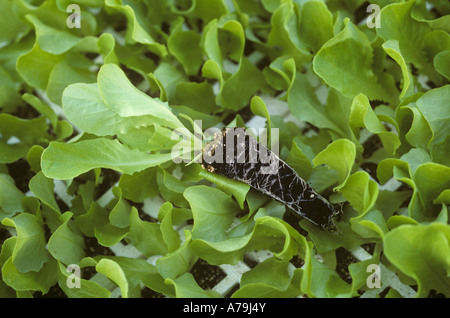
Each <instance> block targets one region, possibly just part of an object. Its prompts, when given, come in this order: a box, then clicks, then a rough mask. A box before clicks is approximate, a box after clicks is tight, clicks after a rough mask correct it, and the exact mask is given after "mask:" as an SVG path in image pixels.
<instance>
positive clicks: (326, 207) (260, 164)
mask: <svg viewBox="0 0 450 318" xmlns="http://www.w3.org/2000/svg"><path fill="white" fill-rule="evenodd" d="M202 156H203V161H202V162H203V163H202V167H203V169H205V170H207V171H209V172H211V173H217V174H219V175H222V176H225V177H227V178H229V179H234V180H238V181H241V182H244V183H246V184H248V185H250V186H251V187H253V188H254V189H256V190H258V191H261V192H262V193H264V194H266V195H268V196H270V197H271V198H273V199H275V200H277V201H279V202H281V203H283V204H284V205H285V206H286V207H288V208H289V210H291V211H293V212H295V213H296V214H298V215H300V216H301V217H303V218H305V219H307V220H309V221H310V222H312V223H313V224H315V225H317V226H320V227H321V228H322V229H328V230H331V229H334V223H333V216H334V215H335V214H337V210H336V209H335V207H334V206H333V205H332V204H331V203H330V202H328V201H327V200H326V199H325V198H323V197H322V196H321V195H320V194H318V193H317V192H316V191H314V189H312V188H311V187H310V186H309V185H308V184H307V183H306V181H305V180H303V179H302V178H300V177H299V176H298V175H297V173H296V172H295V171H294V169H292V168H291V167H290V166H289V165H287V164H286V163H285V162H284V161H282V160H281V159H280V158H279V157H278V156H277V155H276V154H275V153H273V152H272V151H271V150H270V149H268V148H267V147H266V146H265V145H263V144H261V143H259V142H258V141H257V140H256V139H255V138H253V137H252V136H250V135H249V134H247V133H246V132H245V130H244V129H243V128H240V127H238V128H224V129H222V131H221V132H220V133H216V134H215V135H214V139H213V140H212V141H211V142H210V143H208V144H207V145H206V147H205V148H204V149H203V154H202Z"/></svg>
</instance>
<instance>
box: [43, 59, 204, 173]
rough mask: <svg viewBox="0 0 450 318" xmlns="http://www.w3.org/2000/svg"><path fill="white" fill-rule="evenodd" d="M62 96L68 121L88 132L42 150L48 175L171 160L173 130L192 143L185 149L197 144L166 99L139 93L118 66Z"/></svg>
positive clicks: (130, 169)
mask: <svg viewBox="0 0 450 318" xmlns="http://www.w3.org/2000/svg"><path fill="white" fill-rule="evenodd" d="M62 100H63V109H64V112H65V113H66V115H67V117H68V119H69V120H70V121H71V122H72V123H73V125H74V126H76V127H78V128H79V129H80V130H82V131H83V132H85V133H84V134H81V135H79V136H77V137H75V138H73V139H72V140H71V141H69V142H67V143H61V142H52V143H50V145H49V147H48V148H47V149H45V150H44V152H43V154H42V171H43V173H44V174H45V175H46V176H47V177H49V178H56V179H60V180H67V179H72V178H75V177H77V176H79V175H81V174H83V173H85V172H87V171H89V170H91V169H95V168H107V169H112V170H115V171H118V172H121V173H126V174H133V173H135V172H139V171H142V170H144V169H146V168H149V167H154V166H158V165H161V164H163V163H165V162H167V161H170V160H173V157H172V153H171V151H170V150H171V149H172V147H173V145H174V143H175V141H174V140H172V138H171V137H172V132H173V130H177V131H178V132H180V133H181V134H183V135H184V137H185V138H183V140H185V142H188V143H191V144H190V145H189V146H190V147H182V148H183V149H188V151H192V150H194V149H195V147H194V144H195V145H197V144H198V142H196V141H195V139H196V138H197V137H196V136H195V135H194V134H192V133H190V131H189V130H188V129H187V128H186V127H185V126H184V125H183V123H182V122H181V121H180V120H179V119H178V118H177V117H176V116H175V115H174V114H173V113H172V111H171V110H170V109H169V107H168V106H167V105H166V104H165V103H163V102H161V101H160V100H158V99H153V98H151V97H149V96H147V95H146V94H145V93H143V92H141V91H139V90H138V89H137V88H136V87H134V86H133V84H132V83H131V82H130V81H129V80H128V79H127V77H126V76H125V74H124V72H123V71H122V70H121V69H120V68H119V67H118V66H117V65H115V64H105V65H104V66H102V68H101V69H100V71H99V73H98V82H97V83H94V84H84V83H79V84H73V85H70V86H68V87H67V88H66V89H65V91H64V94H63V99H62ZM93 135H94V136H95V138H94V136H93ZM115 137H116V138H115ZM191 149H192V150H191ZM179 155H180V157H184V156H186V155H188V154H186V153H180V154H179Z"/></svg>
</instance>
